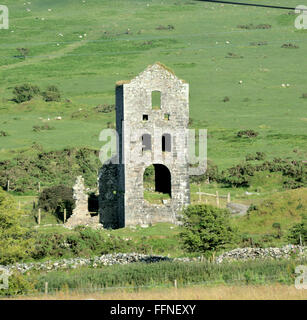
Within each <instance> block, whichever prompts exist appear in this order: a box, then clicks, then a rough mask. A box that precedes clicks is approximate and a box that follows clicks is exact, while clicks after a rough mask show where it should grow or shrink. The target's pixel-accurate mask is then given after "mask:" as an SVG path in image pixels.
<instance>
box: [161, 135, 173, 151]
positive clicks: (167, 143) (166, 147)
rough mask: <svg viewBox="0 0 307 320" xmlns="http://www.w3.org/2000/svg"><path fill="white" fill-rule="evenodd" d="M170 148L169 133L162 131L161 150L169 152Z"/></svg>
mask: <svg viewBox="0 0 307 320" xmlns="http://www.w3.org/2000/svg"><path fill="white" fill-rule="evenodd" d="M171 150H172V141H171V135H170V134H169V133H164V134H163V136H162V151H163V152H165V151H166V152H170V151H171Z"/></svg>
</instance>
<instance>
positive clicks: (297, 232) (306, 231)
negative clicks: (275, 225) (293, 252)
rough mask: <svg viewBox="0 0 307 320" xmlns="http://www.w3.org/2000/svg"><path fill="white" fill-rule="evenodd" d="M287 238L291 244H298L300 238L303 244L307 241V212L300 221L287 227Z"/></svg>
mask: <svg viewBox="0 0 307 320" xmlns="http://www.w3.org/2000/svg"><path fill="white" fill-rule="evenodd" d="M287 238H288V240H289V241H290V242H291V243H292V244H300V242H301V240H302V244H303V245H304V244H306V243H307V214H303V215H302V221H301V222H300V223H297V224H295V225H294V226H293V227H292V228H290V229H289V232H288V235H287Z"/></svg>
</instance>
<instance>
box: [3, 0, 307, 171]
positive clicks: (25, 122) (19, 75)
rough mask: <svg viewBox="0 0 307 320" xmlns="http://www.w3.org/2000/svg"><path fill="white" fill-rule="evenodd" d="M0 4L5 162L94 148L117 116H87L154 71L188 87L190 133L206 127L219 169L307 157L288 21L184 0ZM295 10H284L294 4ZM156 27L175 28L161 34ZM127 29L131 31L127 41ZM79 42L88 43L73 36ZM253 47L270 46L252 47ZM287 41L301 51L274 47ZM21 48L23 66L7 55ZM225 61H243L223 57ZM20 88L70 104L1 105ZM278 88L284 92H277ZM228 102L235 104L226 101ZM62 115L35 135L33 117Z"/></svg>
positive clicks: (295, 36) (276, 13)
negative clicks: (248, 160) (25, 53)
mask: <svg viewBox="0 0 307 320" xmlns="http://www.w3.org/2000/svg"><path fill="white" fill-rule="evenodd" d="M262 2H263V1H262ZM271 3H272V4H279V2H278V1H277V0H272V1H271ZM3 4H7V5H8V6H9V8H10V30H1V34H0V35H1V40H2V41H1V42H2V45H1V48H0V95H1V96H2V100H1V102H0V129H1V130H4V131H7V132H8V133H9V135H10V136H8V137H0V159H3V158H9V157H12V156H14V153H18V152H19V150H20V149H23V148H25V147H28V146H29V145H31V144H32V143H33V142H34V141H36V142H39V143H40V144H42V145H43V146H44V147H45V148H46V149H49V150H51V149H59V148H63V147H66V146H85V145H86V146H91V147H95V148H99V147H100V146H101V142H99V140H98V135H99V132H100V131H101V129H103V128H105V127H106V124H107V122H113V121H114V114H113V113H112V114H107V115H105V114H102V115H92V111H90V114H91V115H90V116H88V117H87V118H85V117H83V115H82V112H84V110H92V108H93V107H94V106H96V105H97V104H103V103H114V84H115V82H116V81H117V80H120V79H129V78H132V77H133V76H135V75H136V74H138V73H139V72H140V71H142V70H143V69H144V68H145V67H146V66H147V65H148V64H151V63H153V62H155V61H161V62H163V63H165V64H166V65H168V66H169V67H171V68H172V69H173V70H174V71H175V72H176V74H177V75H178V76H179V77H181V78H183V79H185V80H187V81H188V82H189V83H190V114H191V118H192V120H193V123H192V126H194V127H205V128H208V130H209V142H208V148H209V150H208V156H209V158H211V159H212V160H213V161H214V162H216V163H217V164H218V165H219V166H221V167H225V166H230V165H232V164H234V163H236V162H238V161H240V160H242V159H243V158H244V156H245V154H247V153H251V152H253V151H264V152H266V153H267V154H268V155H269V157H273V156H291V157H296V158H298V159H306V158H307V151H306V138H307V136H306V124H307V122H306V119H307V115H306V104H307V100H306V99H302V98H300V96H301V95H302V93H303V92H306V91H307V88H306V86H305V81H304V80H305V75H304V72H302V70H304V64H305V63H306V62H305V60H304V59H303V57H304V52H305V51H306V49H307V43H306V42H304V39H305V32H302V31H297V30H296V29H295V28H294V26H293V21H294V18H295V16H291V15H288V14H287V11H282V10H273V9H261V8H253V7H250V8H248V7H238V6H222V5H218V4H205V3H200V2H194V1H186V0H178V1H167V2H163V3H161V1H156V0H153V1H145V2H144V1H141V0H134V1H123V0H116V1H113V2H112V6H111V5H110V3H109V1H101V0H99V1H98V0H95V1H94V0H93V1H87V2H85V3H83V2H81V1H80V2H76V1H68V0H67V1H43V2H42V1H38V0H37V1H32V4H31V5H26V6H24V2H23V1H12V0H9V1H4V3H3ZM147 4H149V6H147ZM296 4H297V3H296V2H295V1H294V0H290V1H287V5H289V6H291V5H292V6H295V5H296ZM26 8H30V9H31V11H30V12H27V11H26ZM48 8H51V9H52V11H50V12H49V11H48ZM67 12H69V15H67ZM41 18H44V19H45V20H41ZM250 23H253V24H254V25H257V24H260V23H268V24H271V25H272V29H268V30H254V29H251V30H243V29H239V28H237V25H238V24H250ZM159 25H164V26H167V25H173V26H175V29H174V30H172V31H170V30H156V27H157V26H159ZM128 28H129V29H130V30H131V31H130V32H131V33H130V34H125V31H126V30H127V29H128ZM12 31H14V32H12ZM105 32H106V33H105ZM59 33H62V34H63V35H64V36H63V37H61V36H59ZM84 33H86V34H87V36H86V38H84V36H83V38H82V39H81V38H79V35H84ZM84 39H86V40H84ZM226 41H229V42H230V43H229V44H226ZM258 41H267V42H268V45H264V46H251V45H250V43H251V42H258ZM287 42H292V43H296V44H298V45H299V49H283V48H281V45H282V44H283V43H287ZM57 43H58V44H59V46H57ZM17 47H27V48H29V49H30V56H29V57H28V58H27V59H26V60H25V61H21V60H20V59H17V58H14V57H13V56H14V55H16V54H17V51H16V48H17ZM229 52H231V53H235V54H238V55H240V56H243V58H242V59H234V58H225V56H226V55H227V54H228V53H229ZM239 80H242V81H243V83H242V84H241V85H239V83H238V82H239ZM24 82H31V83H33V84H38V85H40V86H41V87H42V88H44V87H46V86H47V85H48V84H55V85H57V86H59V87H60V88H61V90H62V93H63V97H64V98H68V99H70V100H72V103H44V102H41V101H34V102H31V103H26V104H25V105H23V106H16V104H14V103H13V102H10V101H8V100H7V99H10V98H11V97H12V95H11V91H12V88H13V87H14V86H15V85H17V84H21V83H24ZM282 83H289V84H290V87H289V88H282V87H281V84H282ZM225 96H228V97H229V98H230V101H228V102H223V101H222V100H223V98H224V97H225ZM80 108H82V109H83V110H82V112H81V115H80V117H79V119H76V120H72V119H71V114H72V113H73V112H76V111H78V110H79V109H80ZM58 115H61V116H62V117H63V120H62V121H54V120H51V121H50V122H51V126H54V127H55V130H50V131H44V132H41V133H35V132H33V131H32V127H33V125H39V124H41V122H42V120H39V119H38V118H39V117H42V118H43V119H47V118H48V117H50V118H53V117H55V116H58ZM246 128H248V129H250V128H252V129H254V130H256V131H258V132H259V133H260V135H259V137H258V138H257V139H255V141H253V142H251V141H241V140H238V139H236V138H235V133H236V132H237V131H238V130H240V129H246ZM294 149H297V150H298V152H297V153H293V152H292V151H293V150H294Z"/></svg>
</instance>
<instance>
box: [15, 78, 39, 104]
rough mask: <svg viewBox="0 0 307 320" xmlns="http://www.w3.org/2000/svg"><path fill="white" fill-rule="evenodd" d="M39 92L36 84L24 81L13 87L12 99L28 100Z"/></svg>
mask: <svg viewBox="0 0 307 320" xmlns="http://www.w3.org/2000/svg"><path fill="white" fill-rule="evenodd" d="M39 93H40V89H39V87H38V86H33V85H31V84H29V83H25V84H23V85H21V86H16V87H15V88H14V90H13V94H14V95H15V96H14V98H13V101H15V102H17V103H22V102H26V101H30V100H31V99H32V98H33V97H34V96H35V95H38V94H39Z"/></svg>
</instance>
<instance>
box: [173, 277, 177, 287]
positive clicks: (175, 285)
mask: <svg viewBox="0 0 307 320" xmlns="http://www.w3.org/2000/svg"><path fill="white" fill-rule="evenodd" d="M174 287H175V288H176V289H177V280H176V279H175V280H174Z"/></svg>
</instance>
